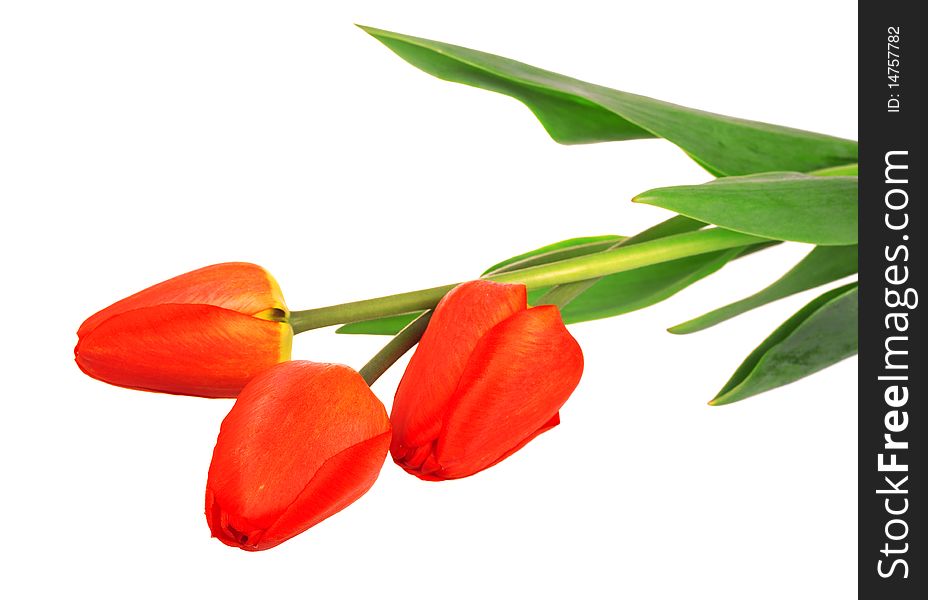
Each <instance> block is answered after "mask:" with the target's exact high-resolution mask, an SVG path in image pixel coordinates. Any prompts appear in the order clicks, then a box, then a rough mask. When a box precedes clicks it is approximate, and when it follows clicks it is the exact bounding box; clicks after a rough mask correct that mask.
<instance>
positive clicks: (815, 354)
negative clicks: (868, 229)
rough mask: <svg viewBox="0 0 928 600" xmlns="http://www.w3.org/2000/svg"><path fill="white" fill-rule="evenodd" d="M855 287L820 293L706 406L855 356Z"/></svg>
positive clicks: (740, 397)
mask: <svg viewBox="0 0 928 600" xmlns="http://www.w3.org/2000/svg"><path fill="white" fill-rule="evenodd" d="M857 310H858V309H857V283H856V282H854V283H851V284H848V285H845V286H841V287H839V288H836V289H833V290H829V291H828V292H825V293H824V294H822V295H821V296H819V297H818V298H816V299H815V300H813V301H812V302H810V303H808V304H807V305H806V306H804V307H803V308H802V309H800V310H799V312H797V313H796V314H795V315H793V316H792V317H790V318H789V319H788V320H787V321H786V322H785V323H783V324H782V325H780V327H779V328H777V330H776V331H774V332H773V333H772V334H770V336H769V337H768V338H767V339H765V340H764V341H763V342H761V344H760V346H758V347H757V348H755V349H754V351H753V352H751V354H750V355H749V356H748V357H747V358H746V359H745V361H744V362H743V363H741V366H740V367H738V369H737V370H736V371H735V374H734V375H732V377H731V379H729V380H728V383H726V384H725V386H724V387H722V389H721V390H719V393H718V394H716V396H715V398H714V399H713V400H712V401H711V402H709V404H712V405H713V406H718V405H721V404H730V403H732V402H737V401H739V400H744V399H745V398H748V397H750V396H754V395H757V394H760V393H761V392H766V391H768V390H772V389H774V388H777V387H780V386H782V385H786V384H788V383H792V382H794V381H797V380H799V379H802V378H803V377H806V376H808V375H811V374H812V373H815V372H817V371H820V370H822V369H824V368H825V367H828V366H831V365H833V364H835V363H837V362H839V361H841V360H844V359H845V358H848V357H850V356H853V355H854V354H857Z"/></svg>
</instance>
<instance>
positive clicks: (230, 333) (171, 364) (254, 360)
mask: <svg viewBox="0 0 928 600" xmlns="http://www.w3.org/2000/svg"><path fill="white" fill-rule="evenodd" d="M288 315H289V312H288V310H287V305H286V304H284V298H283V295H282V294H281V292H280V288H279V287H278V285H277V282H276V281H274V278H273V277H271V275H270V273H268V272H267V271H265V270H264V269H262V268H261V267H259V266H257V265H252V264H248V263H225V264H220V265H213V266H210V267H204V268H202V269H199V270H196V271H192V272H190V273H185V274H184V275H180V276H178V277H175V278H173V279H169V280H168V281H164V282H162V283H159V284H157V285H154V286H152V287H150V288H148V289H145V290H142V291H141V292H139V293H137V294H134V295H132V296H129V297H128V298H125V299H123V300H120V301H119V302H117V303H115V304H113V305H112V306H110V307H108V308H105V309H103V310H101V311H100V312H98V313H97V314H95V315H93V316H92V317H90V318H89V319H87V320H86V321H84V323H83V325H81V327H80V329H78V331H77V337H78V342H77V347H76V348H74V359H75V360H76V361H77V365H78V366H79V367H80V368H81V370H82V371H84V373H86V374H88V375H90V376H91V377H93V378H95V379H99V380H100V381H105V382H107V383H111V384H113V385H119V386H122V387H127V388H133V389H140V390H148V391H155V392H167V393H170V394H186V395H190V396H206V397H209V398H231V397H235V396H236V395H237V394H238V393H239V392H240V391H241V390H242V388H243V387H244V386H245V384H246V383H248V381H249V380H250V379H251V378H252V377H254V376H255V375H256V374H257V373H259V372H261V371H263V370H264V369H266V368H268V367H270V366H272V365H274V364H277V363H279V362H282V361H285V360H289V359H290V347H291V343H292V341H293V330H292V329H291V327H290V325H289V324H287V322H286V319H287V317H288Z"/></svg>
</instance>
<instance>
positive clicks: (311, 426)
mask: <svg viewBox="0 0 928 600" xmlns="http://www.w3.org/2000/svg"><path fill="white" fill-rule="evenodd" d="M389 446H390V421H389V420H388V419H387V413H386V410H385V409H384V407H383V404H381V403H380V400H378V399H377V397H376V396H375V395H374V393H373V392H372V391H371V389H370V388H369V387H368V385H367V384H366V383H365V382H364V380H363V379H362V378H361V376H360V375H359V374H358V373H357V372H356V371H354V370H352V369H350V368H349V367H346V366H343V365H333V364H321V363H313V362H308V361H294V362H287V363H283V364H280V365H276V366H274V367H272V368H270V369H268V370H267V371H264V372H263V373H261V374H260V375H258V376H257V377H255V378H254V379H253V380H252V381H251V382H250V383H249V384H248V385H247V386H245V389H244V390H242V393H241V394H240V395H239V397H238V400H236V401H235V405H234V406H233V407H232V410H231V411H230V412H229V414H228V415H227V416H226V418H225V420H223V422H222V427H221V429H220V430H219V438H218V440H217V441H216V448H215V450H214V451H213V460H212V463H210V466H209V478H208V480H207V483H206V521H207V523H209V528H210V530H211V531H212V533H213V536H215V537H217V538H219V540H220V541H221V542H222V543H224V544H227V545H229V546H236V547H238V548H241V549H243V550H266V549H267V548H271V547H273V546H276V545H277V544H280V543H281V542H283V541H285V540H288V539H290V538H291V537H293V536H295V535H297V534H299V533H302V532H303V531H305V530H307V529H309V528H310V527H312V526H313V525H315V524H317V523H319V522H320V521H322V520H323V519H325V518H327V517H330V516H331V515H333V514H335V513H337V512H338V511H340V510H342V509H343V508H345V507H346V506H348V505H349V504H351V503H352V502H354V501H355V500H357V499H358V498H360V497H361V496H362V495H363V494H364V493H365V492H367V490H368V489H370V487H371V486H372V485H373V484H374V481H375V480H376V479H377V475H378V474H379V473H380V469H381V467H382V466H383V461H384V459H385V458H386V456H387V450H388V448H389Z"/></svg>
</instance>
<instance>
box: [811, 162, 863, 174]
mask: <svg viewBox="0 0 928 600" xmlns="http://www.w3.org/2000/svg"><path fill="white" fill-rule="evenodd" d="M859 170H860V169H858V168H857V163H854V164H852V165H840V166H838V167H827V168H825V169H818V170H817V171H812V172H811V173H809V175H818V176H819V177H857V172H858V171H859Z"/></svg>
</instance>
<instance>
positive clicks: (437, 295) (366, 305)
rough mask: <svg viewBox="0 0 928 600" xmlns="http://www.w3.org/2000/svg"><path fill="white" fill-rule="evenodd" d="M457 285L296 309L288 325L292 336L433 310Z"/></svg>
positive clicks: (291, 314)
mask: <svg viewBox="0 0 928 600" xmlns="http://www.w3.org/2000/svg"><path fill="white" fill-rule="evenodd" d="M456 285H457V284H451V285H442V286H439V287H434V288H429V289H426V290H417V291H415V292H406V293H404V294H395V295H393V296H383V297H380V298H371V299H369V300H359V301H357V302H347V303H345V304H336V305H334V306H326V307H324V308H311V309H309V310H297V311H293V312H291V313H290V319H289V322H290V326H291V327H293V333H302V332H304V331H309V330H310V329H319V328H320V327H329V326H330V325H341V324H342V323H354V322H356V321H366V320H368V319H377V318H380V317H388V316H391V315H399V314H403V313H408V312H414V311H419V310H428V309H430V308H435V305H436V304H438V301H439V300H441V299H442V298H443V297H444V295H445V294H447V293H448V292H450V291H451V290H452V289H454V287H455V286H456Z"/></svg>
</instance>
